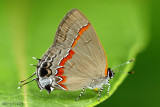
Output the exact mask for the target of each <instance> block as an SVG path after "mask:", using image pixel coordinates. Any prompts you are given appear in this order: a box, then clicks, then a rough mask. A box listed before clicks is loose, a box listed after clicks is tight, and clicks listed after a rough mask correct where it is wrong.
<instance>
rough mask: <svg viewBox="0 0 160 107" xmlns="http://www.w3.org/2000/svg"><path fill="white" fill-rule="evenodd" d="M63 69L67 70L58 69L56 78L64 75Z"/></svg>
mask: <svg viewBox="0 0 160 107" xmlns="http://www.w3.org/2000/svg"><path fill="white" fill-rule="evenodd" d="M63 69H65V68H64V67H62V68H58V69H57V71H58V73H57V74H56V76H60V75H63V73H64V71H63Z"/></svg>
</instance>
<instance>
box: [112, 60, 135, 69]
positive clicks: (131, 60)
mask: <svg viewBox="0 0 160 107" xmlns="http://www.w3.org/2000/svg"><path fill="white" fill-rule="evenodd" d="M134 60H135V59H131V60H129V61H127V62H125V63H123V64H120V65H117V66H115V67H113V68H112V69H111V70H113V69H115V68H117V67H120V66H123V65H126V64H129V63H131V62H133V61H134ZM113 71H116V70H113Z"/></svg>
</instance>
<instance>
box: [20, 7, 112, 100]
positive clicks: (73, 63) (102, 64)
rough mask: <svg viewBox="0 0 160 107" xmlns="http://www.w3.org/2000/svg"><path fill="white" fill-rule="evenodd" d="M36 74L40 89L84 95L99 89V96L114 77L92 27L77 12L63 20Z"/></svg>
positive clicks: (74, 10) (40, 60) (68, 14)
mask: <svg viewBox="0 0 160 107" xmlns="http://www.w3.org/2000/svg"><path fill="white" fill-rule="evenodd" d="M35 74H36V76H37V77H36V78H35V80H36V81H37V84H38V86H39V88H40V90H43V89H45V90H47V91H48V92H49V93H50V92H51V91H53V90H56V89H60V90H68V91H76V90H81V89H82V92H81V94H82V93H83V91H84V89H86V88H89V89H94V88H99V89H101V90H100V92H99V96H100V93H101V92H102V90H103V86H104V85H105V86H106V85H110V84H109V80H110V79H112V78H113V76H114V73H113V71H112V70H111V69H110V68H108V62H107V57H106V55H105V51H104V49H103V47H102V45H101V43H100V41H99V38H98V36H97V34H96V32H95V30H94V28H93V26H92V25H91V23H90V22H89V20H88V19H87V18H86V17H85V16H84V15H83V14H82V13H81V12H80V11H79V10H77V9H73V10H71V11H70V12H68V13H67V15H66V16H65V17H64V18H63V20H62V21H61V23H60V25H59V27H58V30H57V32H56V35H55V38H54V43H53V44H52V45H51V47H50V48H49V49H48V50H47V51H46V53H45V54H44V55H43V56H42V58H41V59H39V62H38V64H37V68H36V72H35V73H34V74H33V75H35ZM33 75H32V76H33ZM32 76H31V77H32ZM31 77H29V78H31ZM24 81H25V80H24ZM22 82H23V81H22ZM109 87H110V86H109ZM108 92H109V89H108ZM81 94H80V96H81ZM80 96H79V97H80ZM79 97H78V98H77V100H78V99H79ZM98 98H99V97H98Z"/></svg>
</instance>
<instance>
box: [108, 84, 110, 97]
mask: <svg viewBox="0 0 160 107" xmlns="http://www.w3.org/2000/svg"><path fill="white" fill-rule="evenodd" d="M107 85H108V89H107V95H108V97H109V90H110V86H111V84H107Z"/></svg>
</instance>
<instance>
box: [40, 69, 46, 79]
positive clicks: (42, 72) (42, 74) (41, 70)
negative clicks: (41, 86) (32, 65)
mask: <svg viewBox="0 0 160 107" xmlns="http://www.w3.org/2000/svg"><path fill="white" fill-rule="evenodd" d="M39 72H40V76H41V77H44V76H46V75H47V74H48V71H47V70H46V69H45V68H41V69H40V71H39Z"/></svg>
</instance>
